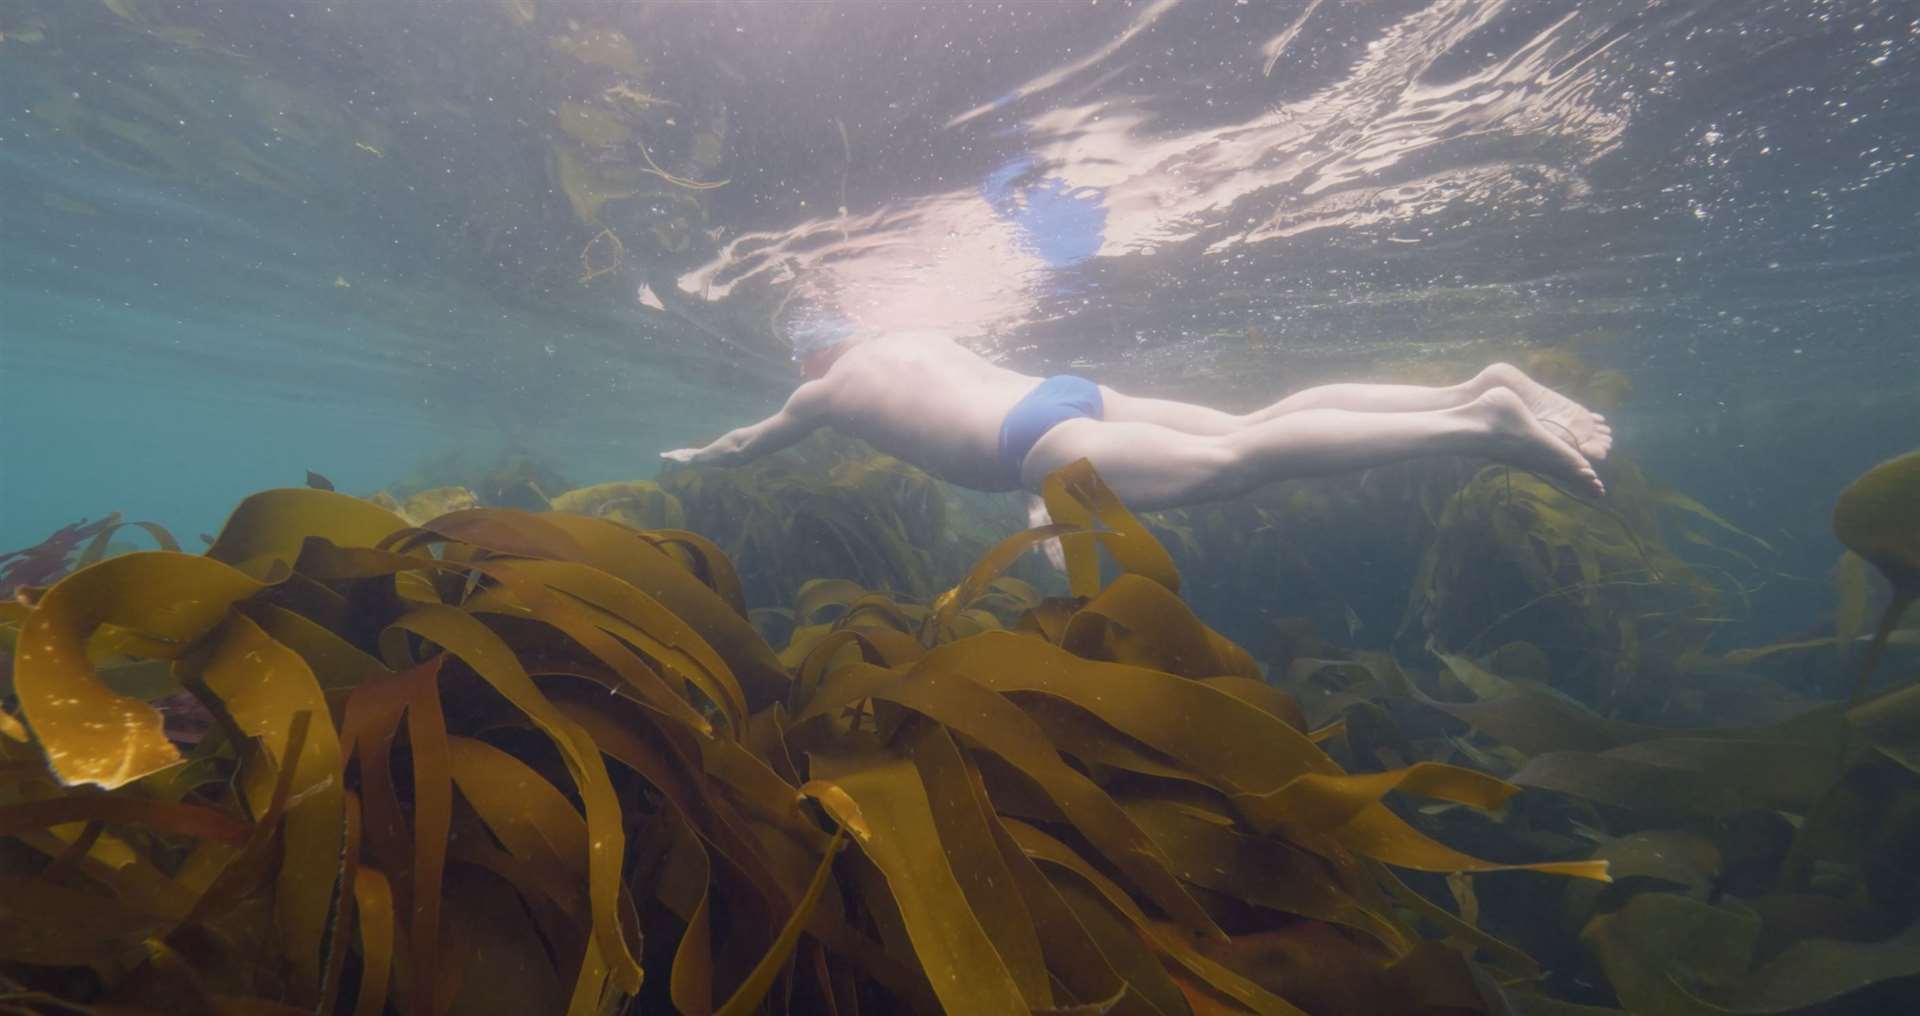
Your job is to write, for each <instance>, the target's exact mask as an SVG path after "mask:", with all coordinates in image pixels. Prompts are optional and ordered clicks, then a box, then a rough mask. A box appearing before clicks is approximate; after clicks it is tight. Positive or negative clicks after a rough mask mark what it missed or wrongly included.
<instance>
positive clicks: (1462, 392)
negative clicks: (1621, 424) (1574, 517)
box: [1245, 363, 1613, 460]
mask: <svg viewBox="0 0 1920 1016" xmlns="http://www.w3.org/2000/svg"><path fill="white" fill-rule="evenodd" d="M1495 388H1510V389H1512V390H1513V392H1514V394H1516V395H1518V396H1520V399H1521V401H1523V402H1525V403H1526V404H1527V409H1528V411H1529V412H1531V413H1532V414H1533V415H1534V416H1535V417H1536V418H1537V419H1539V421H1540V422H1541V423H1543V424H1546V426H1547V429H1548V430H1551V431H1554V432H1555V433H1557V434H1559V435H1560V437H1561V438H1562V439H1563V440H1565V441H1566V442H1567V443H1569V444H1571V445H1573V446H1574V448H1575V449H1577V450H1578V451H1579V452H1580V454H1582V455H1584V456H1586V457H1587V458H1589V459H1594V460H1599V459H1604V458H1606V457H1607V452H1608V451H1610V450H1611V449H1612V447H1613V428H1612V427H1611V426H1609V425H1608V424H1607V418H1606V417H1604V416H1601V415H1600V414H1599V413H1595V412H1592V411H1590V410H1588V409H1587V408H1586V407H1585V406H1582V405H1581V404H1579V403H1578V402H1575V401H1573V400H1572V399H1569V398H1567V397H1566V396H1564V395H1561V394H1560V393H1559V392H1556V391H1554V390H1553V389H1551V388H1548V387H1547V386H1546V385H1543V384H1541V383H1540V382H1538V381H1535V380H1534V379H1533V378H1531V377H1528V376H1527V374H1526V372H1525V371H1522V370H1521V369H1520V368H1518V367H1515V366H1514V365H1512V364H1510V363H1496V364H1493V365H1492V366H1490V367H1488V368H1486V369H1485V370H1482V371H1481V372H1480V373H1478V374H1476V375H1474V376H1473V377H1472V378H1469V379H1468V380H1466V381H1462V382H1461V383H1459V384H1457V385H1449V386H1447V387H1444V388H1428V387H1424V386H1421V385H1387V384H1379V385H1376V384H1333V385H1321V386H1319V387H1317V388H1308V389H1306V390H1305V391H1301V392H1296V393H1294V394H1292V395H1289V396H1287V397H1286V398H1284V399H1281V400H1280V401H1279V402H1276V403H1274V404H1273V405H1271V406H1268V407H1266V408H1265V409H1260V410H1255V411H1254V412H1252V413H1248V414H1247V415H1246V417H1245V419H1246V420H1247V421H1248V422H1250V423H1261V422H1265V421H1267V420H1271V419H1274V418H1276V417H1280V416H1285V415H1287V414H1288V413H1297V412H1299V411H1301V410H1303V409H1345V410H1350V411H1352V412H1358V413H1411V412H1425V411H1429V410H1435V409H1452V408H1454V407H1455V406H1464V405H1466V404H1467V403H1469V402H1472V401H1473V400H1475V399H1477V398H1479V397H1480V396H1482V395H1485V394H1486V393H1487V392H1490V391H1492V390H1493V389H1495Z"/></svg>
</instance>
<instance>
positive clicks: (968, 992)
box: [0, 462, 1899, 1014]
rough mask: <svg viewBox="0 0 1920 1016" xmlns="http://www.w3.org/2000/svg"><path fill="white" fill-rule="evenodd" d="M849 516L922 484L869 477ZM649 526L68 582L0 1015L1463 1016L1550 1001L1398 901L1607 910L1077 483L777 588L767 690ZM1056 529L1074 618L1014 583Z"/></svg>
mask: <svg viewBox="0 0 1920 1016" xmlns="http://www.w3.org/2000/svg"><path fill="white" fill-rule="evenodd" d="M836 482H840V483H847V484H862V485H864V484H874V483H879V484H885V485H901V486H902V488H903V489H904V491H905V492H907V493H912V492H913V491H914V490H916V489H918V488H917V484H918V481H917V479H916V478H914V477H913V476H912V475H911V474H904V473H902V472H901V471H899V470H898V469H896V468H894V467H892V466H890V465H887V464H885V463H876V462H864V463H859V464H856V465H851V466H849V467H848V468H846V469H845V470H842V471H841V475H840V477H839V479H838V480H837V481H836ZM683 489H685V486H684V485H683ZM656 493H658V491H657V490H656V489H655V488H650V487H645V488H642V487H635V488H632V489H626V488H623V489H620V490H596V491H594V492H593V494H592V495H591V496H590V495H589V494H587V493H584V492H581V493H579V494H578V497H577V498H575V499H574V500H577V501H578V502H579V504H578V505H577V506H578V507H582V508H585V509H586V510H587V512H588V513H587V514H571V513H566V512H542V513H529V512H521V511H515V510H511V509H500V508H468V509H464V510H459V511H454V512H451V513H448V514H444V515H441V516H439V517H437V518H432V519H423V520H418V524H417V525H414V524H409V520H408V519H406V518H403V517H401V516H400V515H398V514H395V513H393V512H391V511H388V510H386V509H383V508H381V507H380V506H378V505H374V504H371V503H369V502H366V501H360V500H356V499H353V498H350V497H347V496H345V495H342V494H337V493H334V492H331V491H326V490H320V489H312V488H305V489H292V490H276V491H267V492H264V493H262V494H258V495H255V496H254V497H252V498H249V499H247V501H245V502H243V503H242V504H241V506H240V507H239V508H238V509H237V510H236V511H235V512H234V514H233V516H232V518H231V519H230V520H229V521H228V523H227V525H226V527H225V528H224V529H223V530H222V531H221V533H220V534H219V536H218V538H217V539H215V540H214V541H213V545H212V547H211V548H209V550H208V552H207V554H205V555H204V556H190V555H187V554H183V553H180V552H179V551H177V550H165V551H159V552H150V553H136V554H129V555H125V556H122V557H115V558H110V559H107V560H104V561H100V562H98V563H96V564H93V565H91V566H88V567H84V568H82V569H80V570H79V571H77V572H75V573H74V574H72V575H71V576H68V577H67V578H65V579H63V580H61V581H59V582H58V583H56V584H54V585H53V586H52V587H51V588H50V589H48V590H47V592H46V594H45V595H44V596H42V597H40V598H39V600H38V601H37V603H36V604H35V605H34V607H33V608H32V609H31V611H30V612H28V613H27V614H26V616H25V618H24V620H23V621H22V622H21V625H22V627H21V633H20V655H19V658H18V660H17V663H16V667H15V674H14V678H15V693H16V694H17V696H18V700H19V701H18V706H17V710H16V709H14V708H11V707H10V708H9V709H8V710H6V711H5V712H4V713H0V717H5V719H6V720H7V723H6V725H5V726H4V727H0V881H3V882H4V883H5V885H4V887H0V888H4V890H5V895H4V903H0V906H4V907H5V908H6V910H7V913H8V919H7V920H6V921H4V922H0V926H3V927H4V929H5V930H4V932H0V976H4V978H5V980H6V983H7V985H8V988H7V990H8V991H13V990H14V986H16V985H17V986H18V988H19V990H20V991H21V992H26V993H38V994H36V995H35V996H34V997H45V998H62V999H66V1000H68V1002H70V1003H71V1004H74V1005H79V1006H94V1005H101V1006H109V1007H110V1006H112V1005H115V1004H120V1003H123V1002H125V1003H132V1004H138V1005H149V1006H150V1005H153V1004H155V1000H165V1001H166V1004H167V1005H168V1006H171V1007H173V1008H176V1009H196V1008H197V1009H201V1010H205V1011H225V1010H227V1009H232V1010H233V1011H239V1009H240V1008H245V1007H252V1008H251V1009H249V1011H253V1010H254V1009H262V1010H263V1007H271V1005H273V1004H280V1005H287V1006H297V1007H299V1008H301V1009H303V1010H305V1011H316V1010H317V1011H325V1012H337V1011H348V1010H351V1011H354V1012H359V1013H369V1014H371V1013H378V1012H382V1011H398V1012H406V1013H421V1014H431V1013H446V1012H460V1013H468V1012H474V1013H490V1012H501V1013H506V1012H516V1013H517V1012H562V1011H565V1012H581V1013H585V1012H606V1011H616V1010H618V1009H619V1008H620V1007H621V1006H622V1005H623V1004H625V1002H624V1001H623V1000H627V999H631V1000H633V1002H632V1004H633V1005H635V1006H636V1007H637V1008H638V1010H639V1011H649V1012H651V1011H663V1010H665V1009H667V1008H669V1007H671V1008H674V1009H677V1010H678V1011H682V1012H714V1011H718V1012H722V1013H747V1012H757V1011H763V1010H764V1009H765V1008H767V1007H768V1006H773V1007H775V1008H782V1009H786V1010H790V1011H838V1012H850V1011H857V1010H858V1009H859V1008H862V1007H864V1008H865V1009H866V1010H867V1011H875V1012H879V1011H916V1012H932V1011H936V1010H939V1009H945V1010H946V1011H950V1012H966V1013H985V1012H1025V1011H1041V1010H1044V1011H1053V1010H1063V1011H1064V1010H1074V1011H1085V1012H1095V1011H1131V1012H1162V1013H1185V1012H1205V1013H1215V1012H1253V1013H1293V1012H1299V1011H1314V1012H1329V1011H1332V1012H1338V1011H1349V1012H1382V1011H1390V1010H1392V1011H1400V1010H1405V1009H1407V1008H1431V1007H1442V1008H1450V1009H1460V1010H1479V1009H1487V1008H1490V1007H1492V1006H1494V1005H1496V1004H1497V1003H1495V1002H1492V1001H1490V1000H1489V999H1488V998H1486V997H1483V996H1484V993H1485V990H1486V989H1483V988H1481V987H1478V986H1477V985H1482V984H1487V983H1490V982H1488V981H1487V980H1486V978H1485V977H1483V976H1481V975H1478V974H1476V973H1475V965H1476V964H1478V963H1482V962H1484V963H1486V964H1489V965H1490V966H1491V968H1492V969H1493V970H1494V971H1496V972H1497V975H1498V977H1500V978H1501V979H1509V980H1510V979H1514V978H1528V977H1533V976H1536V975H1537V972H1538V968H1537V967H1536V966H1534V964H1533V963H1532V961H1530V960H1529V959H1527V957H1526V956H1525V955H1524V954H1523V953H1521V952H1519V951H1518V950H1516V949H1514V948H1513V947H1511V946H1509V945H1506V944H1505V943H1503V942H1501V941H1500V940H1499V939H1498V938H1495V937H1494V936H1492V935H1491V934H1488V933H1487V932H1485V931H1482V930H1480V929H1479V928H1477V927H1474V926H1472V924H1471V922H1470V921H1463V920H1462V919H1461V918H1460V917H1458V916H1455V915H1454V914H1453V913H1452V912H1451V911H1449V910H1446V909H1444V908H1441V907H1439V906H1437V905H1435V904H1433V903H1431V902H1429V901H1427V900H1426V899H1425V897H1423V896H1421V895H1420V894H1418V893H1415V892H1413V891H1412V890H1410V889H1408V888H1407V887H1406V886H1404V885H1403V884H1402V883H1401V882H1400V881H1399V879H1398V878H1397V877H1396V876H1395V875H1394V874H1392V869H1393V868H1400V869H1404V870H1409V871H1413V872H1443V873H1457V872H1467V871H1474V872H1479V871H1495V870H1506V869H1511V868H1516V867H1519V868H1530V869H1533V870H1536V871H1543V872H1549V873H1555V874H1563V875H1575V876H1582V877H1586V878H1598V879H1605V877H1606V875H1605V872H1606V864H1605V862H1604V861H1603V860H1588V859H1575V860H1563V859H1562V860H1552V861H1547V862H1537V861H1535V860H1534V859H1531V858H1524V857H1521V858H1516V857H1512V856H1506V857H1501V858H1497V859H1493V860H1488V859H1483V858H1480V857H1476V856H1473V855H1470V854H1468V853H1464V852H1461V851H1460V850H1457V849H1455V848H1453V847H1450V846H1447V845H1445V844H1443V843H1442V842H1440V841H1438V840H1436V839H1434V838H1431V837H1430V836H1429V835H1428V833H1426V832H1423V831H1422V826H1424V825H1425V823H1424V821H1423V820H1420V819H1419V816H1418V815H1417V814H1415V813H1413V812H1412V811H1411V809H1410V808H1409V806H1407V805H1406V804H1405V803H1404V802H1403V801H1402V800H1401V799H1403V798H1405V799H1408V800H1424V801H1427V802H1433V803H1434V804H1436V805H1444V806H1447V807H1459V806H1466V807H1468V808H1470V809H1474V810H1478V811H1495V812H1497V811H1500V810H1502V809H1505V808H1507V807H1509V806H1510V803H1511V800H1512V797H1513V795H1514V794H1515V793H1516V791H1517V788H1516V787H1515V786H1514V785H1513V784H1511V783H1507V782H1504V781H1502V780H1499V779H1496V778H1494V777H1492V776H1488V775H1485V774H1483V773H1481V772H1476V771H1474V770H1473V769H1470V768H1463V767H1458V766H1454V765H1449V764H1444V763H1440V762H1436V761H1433V760H1430V759H1414V758H1409V759H1406V760H1404V764H1402V765H1399V766H1397V767H1393V768H1390V769H1387V770H1384V771H1349V770H1347V769H1346V768H1345V767H1343V766H1342V765H1340V764H1339V763H1338V762H1337V761H1336V760H1335V759H1334V758H1333V757H1331V756H1329V755H1328V754H1327V753H1326V752H1325V751H1324V750H1323V749H1322V742H1323V741H1324V740H1325V737H1324V736H1321V737H1319V738H1318V739H1316V736H1309V734H1308V732H1307V731H1306V729H1305V721H1304V716H1303V714H1302V711H1301V709H1300V707H1299V706H1298V705H1297V704H1296V703H1295V702H1294V700H1293V699H1292V698H1291V697H1290V696H1288V695H1286V694H1284V693H1283V692H1281V691H1279V690H1277V689H1275V688H1274V687H1272V686H1270V685H1268V684H1266V683H1264V681H1263V680H1262V679H1261V674H1260V670H1259V667H1258V666H1257V665H1256V664H1255V663H1254V661H1253V660H1252V658H1251V657H1250V656H1248V655H1247V654H1246V653H1245V652H1244V651H1243V650H1241V649H1240V648H1239V647H1238V646H1236V645H1234V644H1233V643H1232V642H1230V641H1228V640H1227V639H1225V638H1224V637H1222V636H1221V635H1220V634H1219V633H1217V632H1215V631H1213V630H1212V629H1210V628H1208V627H1206V626H1205V625H1204V624H1202V623H1201V622H1200V621H1199V620H1198V619H1197V618H1196V617H1195V616H1194V615H1193V613H1192V612H1191V611H1190V610H1188V609H1187V608H1186V606H1185V605H1184V603H1182V601H1181V600H1180V599H1179V597H1178V594H1177V589H1178V586H1179V575H1178V573H1177V572H1176V571H1175V570H1174V569H1173V567H1172V564H1171V561H1170V559H1169V557H1168V555H1167V553H1166V551H1165V550H1164V549H1163V548H1162V547H1161V546H1160V544H1159V543H1158V541H1157V540H1155V539H1154V538H1153V537H1152V536H1151V535H1149V533H1148V531H1147V530H1146V528H1145V527H1144V526H1143V525H1142V524H1141V523H1140V522H1139V521H1138V520H1137V519H1135V518H1134V517H1133V516H1132V515H1131V514H1130V513H1128V512H1127V511H1126V509H1125V508H1124V507H1123V506H1121V505H1120V504H1119V502H1118V501H1117V500H1116V499H1115V498H1114V497H1113V496H1112V494H1111V492H1110V491H1108V490H1107V489H1106V487H1105V485H1104V484H1102V483H1101V482H1100V480H1099V477H1098V476H1097V475H1095V474H1094V473H1093V471H1092V470H1091V468H1090V467H1088V466H1087V465H1086V464H1085V463H1081V464H1078V465H1076V466H1074V467H1070V468H1069V469H1067V470H1063V471H1062V472H1061V473H1060V474H1058V475H1056V476H1054V477H1052V478H1050V479H1049V481H1048V484H1047V499H1048V502H1049V508H1050V510H1051V511H1052V513H1053V515H1054V518H1055V519H1057V520H1060V521H1059V522H1058V523H1057V524H1056V525H1055V526H1052V527H1047V528H1044V529H1041V530H1037V531H1032V532H1028V533H1025V534H1021V535H1017V536H1015V537H1012V538H1010V539H1008V540H1007V541H1005V542H1003V543H1002V544H1001V545H1000V546H999V547H998V548H996V549H995V550H993V551H992V552H990V553H988V554H986V555H985V557H983V558H982V560H981V561H980V563H979V564H978V566H976V567H975V568H974V569H972V570H971V571H962V570H956V571H955V572H954V573H953V574H954V575H955V576H956V577H958V578H959V581H958V582H957V583H956V584H955V585H954V586H953V587H951V588H950V589H949V590H948V592H947V593H946V594H944V595H941V596H937V597H929V599H931V600H932V602H931V604H930V605H926V604H924V602H916V601H915V600H914V599H911V598H908V597H906V596H904V595H900V594H898V593H894V594H889V593H886V592H877V591H872V590H870V589H869V588H867V587H865V586H862V585H859V584H856V583H853V582H849V581H845V580H839V581H832V580H829V581H821V582H813V583H809V584H806V585H802V586H799V587H798V588H797V590H796V591H797V594H798V595H797V596H796V597H795V598H794V599H793V600H792V602H793V604H794V606H793V609H792V621H793V625H794V632H793V637H792V639H791V640H790V641H789V642H788V644H787V646H786V647H785V652H783V653H777V652H776V651H775V649H774V648H773V647H771V646H769V645H768V644H767V643H766V642H765V641H763V640H762V639H761V638H760V636H759V635H758V634H757V633H756V632H755V630H754V627H753V625H752V624H751V623H750V622H749V620H748V617H747V612H746V607H745V603H746V599H745V598H744V597H743V595H742V592H741V587H742V579H741V578H740V577H739V576H738V575H736V574H735V572H734V571H733V565H732V564H731V562H730V561H729V559H728V557H727V556H726V555H725V554H723V553H722V552H721V551H720V549H719V548H718V547H716V546H715V545H714V544H713V543H710V542H708V541H707V540H706V539H704V538H702V537H699V536H696V535H694V534H692V533H689V532H686V531H684V530H680V529H676V528H661V529H652V530H649V529H642V528H637V527H635V526H632V525H628V524H626V523H625V522H623V521H621V518H620V516H622V515H624V514H626V513H627V512H629V511H634V512H640V513H643V514H645V515H647V516H648V517H649V518H650V519H656V520H662V519H661V516H662V515H663V514H664V512H665V508H664V506H665V505H666V502H665V501H664V500H663V499H662V498H663V497H664V495H662V496H661V497H656V496H655V495H656ZM602 494H605V495H606V496H605V497H602V496H600V495H602ZM568 497H570V496H569V495H563V498H562V499H561V500H562V502H563V503H566V504H569V505H573V504H574V500H568ZM664 520H672V516H670V515H667V516H666V517H665V519H664ZM902 524H904V520H902ZM1052 537H1060V538H1063V539H1064V540H1066V541H1067V545H1068V560H1069V563H1070V569H1071V574H1070V576H1069V580H1070V584H1071V586H1072V588H1073V590H1074V592H1075V594H1076V595H1074V596H1072V597H1054V598H1048V597H1044V596H1042V595H1041V594H1040V593H1039V592H1038V591H1037V590H1036V589H1034V588H1033V587H1032V586H1030V585H1028V584H1026V583H1025V582H1022V581H1020V580H1018V579H1015V578H1012V577H1009V576H1005V575H1002V574H1001V572H1002V571H1003V570H1004V569H1005V568H1006V567H1007V565H1008V564H1009V563H1010V562H1011V561H1013V560H1014V559H1016V558H1017V557H1018V556H1019V555H1020V553H1021V551H1023V550H1024V549H1026V548H1027V547H1029V546H1031V545H1032V543H1034V542H1035V541H1037V540H1040V539H1045V538H1052ZM902 543H903V544H904V543H905V541H904V539H903V540H902ZM1102 550H1104V552H1105V555H1106V557H1107V558H1108V560H1109V561H1110V562H1111V565H1110V567H1111V569H1112V570H1113V575H1112V577H1111V579H1110V580H1108V579H1103V577H1102V575H1101V571H1100V560H1099V554H1100V552H1101V551H1102ZM182 691H184V693H185V694H188V695H191V696H192V697H193V698H194V699H195V700H196V701H198V702H199V703H201V704H202V705H203V706H204V707H205V708H206V710H207V711H208V712H209V713H210V714H211V715H212V717H213V719H214V725H213V727H212V729H211V730H209V731H207V732H206V734H205V735H204V736H202V737H200V738H199V739H197V740H196V741H195V742H194V743H192V744H190V745H189V744H185V743H182V742H179V741H175V740H174V739H172V738H171V737H169V736H168V730H167V728H166V727H165V726H164V725H163V724H162V722H161V719H162V718H161V714H160V712H159V711H158V710H156V708H155V706H154V704H153V702H154V700H156V699H157V698H159V697H161V696H164V695H169V694H180V693H181V692H182ZM16 712H17V714H18V717H19V720H23V721H24V724H22V723H20V722H18V721H16V720H14V718H13V714H14V713H16ZM1875 722H1876V723H1877V724H1878V726H1876V727H1875V728H1874V729H1880V728H1882V727H1887V726H1889V725H1891V726H1893V727H1896V728H1897V727H1898V725H1899V721H1898V720H1897V719H1893V720H1889V719H1887V718H1885V717H1880V718H1878V719H1876V720H1875ZM29 731H30V734H29ZM843 846H844V847H845V848H846V849H842V848H843ZM1561 854H1562V856H1564V852H1561ZM1536 856H1537V855H1536ZM1429 930H1431V931H1434V932H1437V933H1438V934H1440V935H1442V936H1444V937H1447V938H1449V939H1452V940H1454V941H1456V942H1457V943H1459V944H1460V946H1461V950H1460V951H1454V950H1449V949H1444V948H1438V947H1437V946H1436V945H1435V944H1434V943H1433V942H1431V941H1428V940H1426V939H1425V938H1424V937H1423V936H1424V934H1426V933H1427V932H1428V931H1429ZM649 974H651V976H648V975H649ZM22 997H25V996H24V995H23V996H22ZM776 1000H777V1001H776ZM263 1011H264V1010H263Z"/></svg>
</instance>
